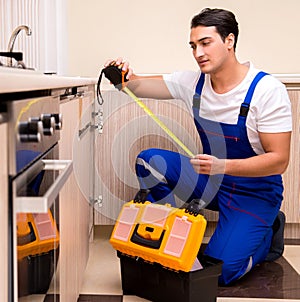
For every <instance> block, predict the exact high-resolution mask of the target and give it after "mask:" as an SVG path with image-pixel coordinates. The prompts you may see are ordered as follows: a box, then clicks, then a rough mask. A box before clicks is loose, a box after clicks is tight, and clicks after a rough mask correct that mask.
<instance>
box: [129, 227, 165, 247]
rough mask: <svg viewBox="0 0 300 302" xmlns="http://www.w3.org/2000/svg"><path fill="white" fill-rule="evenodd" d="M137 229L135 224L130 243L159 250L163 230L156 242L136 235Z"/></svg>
mask: <svg viewBox="0 0 300 302" xmlns="http://www.w3.org/2000/svg"><path fill="white" fill-rule="evenodd" d="M138 228H139V224H137V225H136V226H135V228H134V231H133V233H132V236H131V238H130V241H131V242H133V243H136V244H139V245H142V246H145V247H150V248H152V249H157V250H158V249H159V248H160V246H161V243H162V240H163V238H164V234H165V230H163V231H162V233H161V235H160V238H159V239H158V240H149V239H146V238H144V237H142V236H141V235H139V234H138V232H137V230H138Z"/></svg>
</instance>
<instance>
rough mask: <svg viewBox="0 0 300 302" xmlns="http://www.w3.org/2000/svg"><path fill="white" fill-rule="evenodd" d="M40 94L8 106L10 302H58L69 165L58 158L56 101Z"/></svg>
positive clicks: (54, 97) (67, 161)
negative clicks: (62, 195)
mask: <svg viewBox="0 0 300 302" xmlns="http://www.w3.org/2000/svg"><path fill="white" fill-rule="evenodd" d="M44 94H45V95H42V96H41V95H40V96H37V97H29V98H27V99H19V100H18V99H17V100H13V101H9V102H7V112H8V116H9V121H8V131H9V132H8V136H9V142H8V150H9V251H8V255H9V257H11V259H9V286H10V288H9V301H12V302H16V301H44V300H46V297H47V296H49V295H51V296H52V297H51V301H59V272H58V263H59V254H60V253H59V249H60V225H59V215H60V211H59V197H60V191H61V189H62V188H63V187H64V184H65V183H66V181H67V180H68V178H69V175H70V174H71V172H72V161H71V160H59V158H58V155H59V150H58V141H59V138H60V129H61V128H62V116H61V114H60V112H59V96H55V95H51V92H49V91H45V92H44ZM17 97H18V96H17V95H16V96H14V98H17Z"/></svg>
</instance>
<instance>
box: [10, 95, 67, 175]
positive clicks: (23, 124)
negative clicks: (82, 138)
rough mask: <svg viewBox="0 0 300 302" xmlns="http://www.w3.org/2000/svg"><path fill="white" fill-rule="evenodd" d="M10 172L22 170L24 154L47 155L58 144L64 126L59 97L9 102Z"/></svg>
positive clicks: (13, 173) (14, 172)
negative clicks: (20, 167)
mask: <svg viewBox="0 0 300 302" xmlns="http://www.w3.org/2000/svg"><path fill="white" fill-rule="evenodd" d="M8 106H9V108H8V109H9V113H10V117H11V119H10V121H9V132H10V134H9V135H10V138H11V140H10V141H9V152H10V154H15V156H12V157H11V159H10V161H11V162H10V164H9V166H10V174H11V175H15V174H16V173H17V172H18V171H19V168H18V167H19V166H20V165H19V163H18V161H20V160H18V159H20V158H22V157H24V154H37V155H38V154H43V153H45V152H47V150H49V149H50V148H52V147H53V146H54V145H56V144H57V142H58V141H59V139H60V131H59V130H60V129H61V128H62V115H61V114H60V112H59V97H58V96H45V97H38V98H32V99H24V100H16V101H12V102H9V103H8Z"/></svg>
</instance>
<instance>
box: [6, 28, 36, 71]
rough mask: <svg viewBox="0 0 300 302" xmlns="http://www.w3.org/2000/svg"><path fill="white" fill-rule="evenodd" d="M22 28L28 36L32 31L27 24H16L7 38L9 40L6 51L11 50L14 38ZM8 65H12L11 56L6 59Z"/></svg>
mask: <svg viewBox="0 0 300 302" xmlns="http://www.w3.org/2000/svg"><path fill="white" fill-rule="evenodd" d="M22 30H25V32H26V35H27V36H30V35H31V33H32V31H31V29H30V27H28V26H27V25H20V26H18V27H17V28H16V29H15V30H14V31H13V32H12V34H11V36H10V39H9V42H8V51H9V52H13V49H14V45H15V41H16V38H17V36H18V34H19V33H20V31H22ZM8 66H12V59H11V58H9V59H8Z"/></svg>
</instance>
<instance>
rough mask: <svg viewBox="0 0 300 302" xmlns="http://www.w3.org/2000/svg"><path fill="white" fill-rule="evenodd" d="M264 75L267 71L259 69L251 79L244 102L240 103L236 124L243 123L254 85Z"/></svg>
mask: <svg viewBox="0 0 300 302" xmlns="http://www.w3.org/2000/svg"><path fill="white" fill-rule="evenodd" d="M266 75H268V73H266V72H263V71H260V72H259V73H258V74H257V75H256V76H255V78H254V79H253V81H252V83H251V85H250V87H249V89H248V91H247V94H246V97H245V99H244V102H243V103H242V105H241V108H240V114H239V118H238V124H241V123H243V124H245V121H246V118H247V115H248V112H249V108H250V103H251V100H252V96H253V93H254V90H255V87H256V85H257V83H258V82H259V81H260V80H261V79H262V78H263V77H264V76H266Z"/></svg>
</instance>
